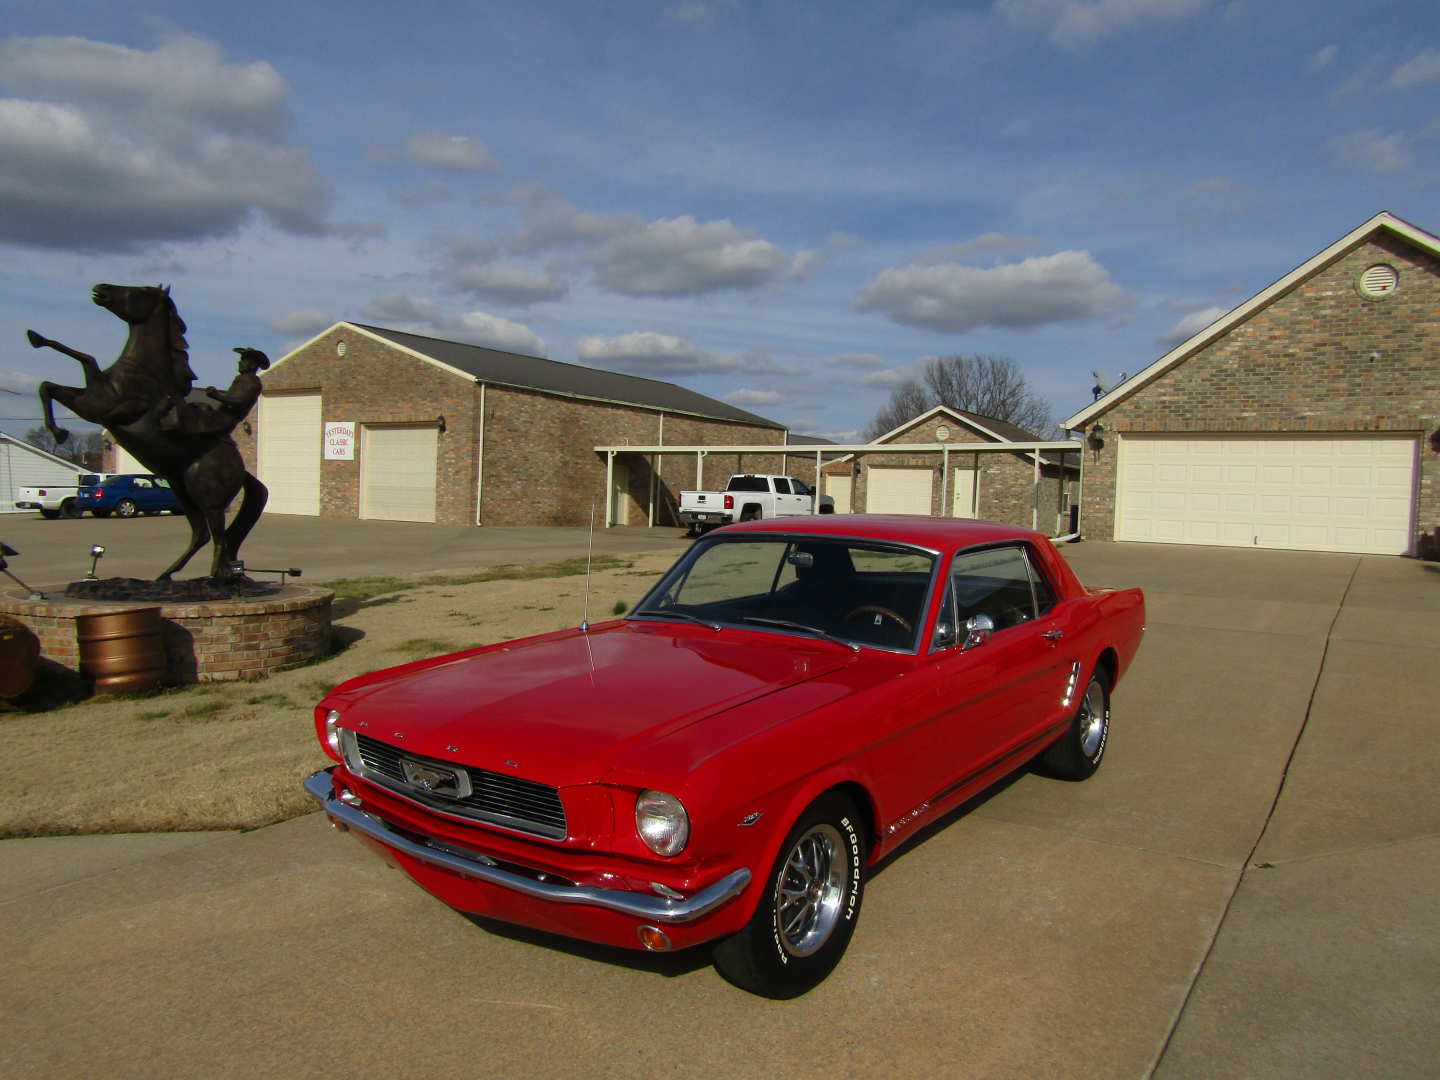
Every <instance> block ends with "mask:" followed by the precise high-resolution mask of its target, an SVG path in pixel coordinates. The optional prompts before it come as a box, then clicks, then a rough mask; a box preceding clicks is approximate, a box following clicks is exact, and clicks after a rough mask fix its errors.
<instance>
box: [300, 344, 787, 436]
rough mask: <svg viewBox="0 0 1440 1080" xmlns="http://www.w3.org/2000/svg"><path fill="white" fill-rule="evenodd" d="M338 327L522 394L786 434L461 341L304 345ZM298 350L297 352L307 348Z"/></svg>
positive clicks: (684, 392) (745, 417) (729, 411)
mask: <svg viewBox="0 0 1440 1080" xmlns="http://www.w3.org/2000/svg"><path fill="white" fill-rule="evenodd" d="M337 327H343V328H345V329H347V330H356V331H359V332H360V333H363V334H367V335H369V336H370V337H373V338H378V339H379V340H381V341H384V342H386V343H388V344H390V345H393V346H395V347H396V348H399V349H401V350H403V351H404V352H407V353H409V354H410V355H412V356H414V357H416V358H418V359H420V360H424V361H426V362H428V363H431V364H434V365H436V366H437V367H441V368H444V369H446V370H448V371H450V372H451V373H452V374H455V375H459V376H461V377H465V378H472V379H476V380H478V381H480V382H483V383H494V384H496V385H501V386H513V387H518V388H520V389H525V390H539V391H542V392H544V393H547V394H562V395H564V396H566V397H573V398H582V399H585V400H589V401H603V402H608V403H614V404H621V405H639V406H641V407H643V408H648V409H659V410H661V411H663V412H673V413H687V414H689V415H692V416H701V417H705V418H707V419H712V420H729V421H731V422H734V423H741V424H752V425H754V426H756V427H765V428H775V429H777V430H780V431H783V430H785V425H784V424H777V423H776V422H775V421H774V420H766V419H765V418H764V417H763V416H756V415H755V414H754V413H750V412H746V411H745V410H744V409H737V408H736V407H735V406H733V405H728V404H726V403H725V402H723V401H717V400H716V399H714V398H711V397H706V396H705V395H704V394H701V393H697V392H696V391H694V390H688V389H686V388H685V387H683V386H677V385H675V384H674V383H668V382H661V381H659V380H658V379H646V378H642V377H640V376H639V375H623V374H621V373H620V372H617V371H603V370H601V369H600V368H592V367H585V366H584V365H582V364H565V363H561V362H560V361H558V360H546V359H544V358H543V357H539V356H525V355H523V354H522V353H512V352H505V351H503V350H501V349H487V348H485V347H484V346H483V345H466V344H465V343H463V342H459V341H447V340H445V339H443V338H433V337H426V336H425V335H423V334H412V333H409V332H407V331H404V330H391V329H388V328H387V327H383V326H369V325H366V324H365V323H354V322H339V323H336V324H335V326H332V327H330V329H329V330H326V331H324V332H323V333H321V334H317V335H316V336H315V337H314V338H311V339H310V341H308V342H306V343H305V345H309V344H311V343H312V342H314V341H317V340H319V338H321V337H324V336H325V335H326V334H329V333H330V332H331V331H333V330H335V329H336V328H337ZM305 345H302V346H301V347H300V348H301V349H303V348H305ZM299 351H300V349H295V350H293V351H292V352H291V353H289V354H288V355H287V356H286V357H282V358H281V360H279V361H277V364H278V363H283V362H284V361H285V360H286V359H289V357H290V356H293V355H295V353H297V352H299Z"/></svg>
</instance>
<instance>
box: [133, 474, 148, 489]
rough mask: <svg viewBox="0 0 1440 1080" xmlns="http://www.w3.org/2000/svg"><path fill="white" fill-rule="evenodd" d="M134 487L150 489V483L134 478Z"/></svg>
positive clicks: (139, 477) (140, 478)
mask: <svg viewBox="0 0 1440 1080" xmlns="http://www.w3.org/2000/svg"><path fill="white" fill-rule="evenodd" d="M135 486H136V487H137V488H148V487H150V486H151V485H150V481H149V480H146V479H145V478H144V477H141V476H137V477H136V478H135Z"/></svg>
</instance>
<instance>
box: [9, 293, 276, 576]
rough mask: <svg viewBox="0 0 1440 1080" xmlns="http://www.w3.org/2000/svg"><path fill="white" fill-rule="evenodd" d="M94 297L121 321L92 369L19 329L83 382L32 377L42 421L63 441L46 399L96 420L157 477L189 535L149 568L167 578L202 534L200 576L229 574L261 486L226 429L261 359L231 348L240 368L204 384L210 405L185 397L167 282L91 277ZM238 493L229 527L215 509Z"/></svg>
mask: <svg viewBox="0 0 1440 1080" xmlns="http://www.w3.org/2000/svg"><path fill="white" fill-rule="evenodd" d="M91 296H92V299H93V300H94V301H95V303H97V304H99V305H100V306H101V307H103V308H105V309H106V310H107V311H109V312H110V313H111V314H113V315H115V316H117V317H119V318H121V319H123V320H125V322H126V323H128V324H129V325H130V336H129V338H128V340H126V342H125V347H124V349H122V350H121V351H120V356H119V357H118V358H117V359H116V361H115V363H113V364H111V365H110V367H108V368H105V369H103V370H102V369H101V367H100V365H99V364H98V363H96V361H95V358H94V357H93V356H87V355H86V354H85V353H82V352H77V351H76V350H75V349H72V348H70V347H68V346H66V345H62V344H60V342H58V341H52V340H50V339H49V338H47V337H44V336H43V335H41V334H37V333H36V332H35V331H34V330H27V331H26V336H27V337H28V338H29V339H30V344H31V345H32V346H34V347H35V348H37V349H40V348H51V349H55V350H57V351H59V352H62V353H64V354H65V355H66V356H68V357H71V358H72V359H74V360H78V361H79V362H80V363H81V364H82V365H83V366H84V368H85V385H84V386H83V387H76V386H61V385H59V384H57V383H52V382H42V383H41V384H40V403H41V405H42V406H43V407H44V409H45V426H46V427H47V428H49V429H50V434H51V435H53V436H55V441H56V442H60V443H63V442H64V441H65V440H66V439H67V438H68V437H69V434H70V433H69V432H67V431H66V430H65V429H64V428H61V427H59V426H57V425H56V423H55V414H54V402H56V401H58V402H60V404H62V405H64V406H65V407H66V408H67V409H69V410H71V411H72V412H74V413H75V414H76V415H77V416H80V417H82V418H84V419H86V420H89V421H91V422H92V423H95V424H100V425H101V426H102V427H104V428H105V429H106V430H108V431H109V432H110V435H111V436H112V437H113V438H114V440H115V442H116V443H118V444H119V445H120V446H122V447H124V448H125V449H126V450H127V451H128V452H129V453H130V454H131V455H132V456H133V457H135V458H136V460H138V461H140V462H142V463H143V464H144V465H145V467H146V468H148V469H149V470H150V471H151V472H153V473H155V474H157V475H159V476H163V477H164V478H165V479H166V480H167V481H168V482H169V484H170V487H171V488H172V489H173V490H174V492H175V497H176V499H178V500H179V502H180V506H181V508H182V509H183V510H184V511H185V517H186V519H187V520H188V521H189V522H190V543H189V545H188V546H187V547H186V548H185V551H184V552H183V553H182V554H181V556H180V557H179V558H178V559H176V560H175V561H174V562H173V563H171V564H170V566H169V568H168V569H166V570H165V572H164V573H162V574H161V575H160V576H159V579H158V580H160V581H169V580H170V578H171V576H172V575H174V574H176V573H178V572H179V570H180V568H181V567H183V566H184V565H185V564H186V563H187V562H189V561H190V558H191V556H193V555H194V554H195V552H197V551H199V550H200V548H201V547H203V546H204V544H205V542H206V541H207V540H209V541H211V542H212V543H213V545H214V557H213V558H212V559H211V562H210V576H211V578H213V579H214V580H216V581H223V580H225V579H228V578H229V577H231V576H232V572H231V566H232V565H233V564H234V563H235V562H236V561H237V556H238V555H239V552H240V545H241V544H242V543H243V542H244V541H245V537H246V536H248V535H249V533H250V530H251V529H252V528H254V526H255V522H256V521H257V520H259V518H260V513H261V511H263V510H264V509H265V500H266V498H267V497H268V494H269V493H268V492H267V491H266V489H265V485H264V484H262V483H261V482H260V481H259V480H257V479H256V478H255V477H254V476H252V475H251V474H250V473H248V472H247V471H246V470H245V462H244V461H243V459H242V458H241V456H240V450H239V448H238V447H237V446H236V445H235V441H234V440H233V439H232V438H231V437H230V432H231V431H233V430H234V428H235V425H236V424H238V423H240V421H241V420H243V419H244V418H245V415H246V414H247V413H248V412H249V411H250V409H251V408H252V407H253V406H254V404H255V401H256V399H257V398H258V397H259V395H260V379H259V377H258V375H257V374H256V373H257V372H258V371H259V370H261V369H263V368H267V367H269V366H270V361H269V360H268V359H266V357H265V354H264V353H262V352H260V351H259V350H258V349H236V350H235V351H236V352H238V353H239V354H240V374H239V375H238V376H236V379H235V381H234V383H233V384H232V385H231V387H230V389H229V390H228V391H220V390H216V389H215V388H214V387H213V386H212V387H209V388H207V390H206V394H207V395H208V396H209V397H211V398H212V399H214V400H215V401H216V402H217V403H218V404H217V405H208V404H199V405H195V404H187V403H186V401H185V398H186V396H187V395H188V394H189V393H190V388H191V387H192V386H193V385H194V382H195V372H193V371H192V370H191V369H190V361H189V347H188V345H187V344H186V341H185V322H184V320H183V319H181V318H180V313H179V312H178V311H176V310H175V303H174V301H172V300H171V299H170V290H169V288H168V287H161V286H158V285H96V286H95V288H94V291H93V292H92V294H91ZM242 491H243V492H244V498H243V499H242V500H241V503H240V509H239V510H237V511H236V513H235V517H234V518H233V519H232V520H231V522H230V524H229V526H228V527H227V526H226V524H225V510H226V508H227V507H228V506H229V505H230V503H231V501H232V500H233V499H234V498H235V496H236V495H238V494H240V493H241V492H242Z"/></svg>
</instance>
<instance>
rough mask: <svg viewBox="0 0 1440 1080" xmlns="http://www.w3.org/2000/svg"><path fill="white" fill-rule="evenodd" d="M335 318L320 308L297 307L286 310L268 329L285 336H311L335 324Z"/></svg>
mask: <svg viewBox="0 0 1440 1080" xmlns="http://www.w3.org/2000/svg"><path fill="white" fill-rule="evenodd" d="M335 322H336V320H335V318H334V317H333V316H332V315H331V314H330V313H329V312H328V311H322V310H321V309H320V308H299V309H297V310H295V311H287V312H285V313H284V314H283V315H281V316H280V317H279V318H277V319H275V320H274V321H273V322H271V324H270V330H271V331H272V332H274V333H276V334H284V335H285V336H286V337H301V338H312V337H314V336H315V335H316V334H318V333H320V331H322V330H328V329H329V328H330V327H331V326H333V325H334V324H335Z"/></svg>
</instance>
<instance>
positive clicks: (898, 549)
mask: <svg viewBox="0 0 1440 1080" xmlns="http://www.w3.org/2000/svg"><path fill="white" fill-rule="evenodd" d="M1144 615H1145V602H1144V597H1143V596H1142V594H1141V592H1140V590H1138V589H1124V590H1102V589H1087V588H1085V587H1084V586H1082V585H1081V584H1080V582H1079V581H1078V580H1077V579H1076V577H1075V575H1074V573H1073V572H1072V571H1071V570H1070V568H1069V566H1068V565H1067V564H1066V562H1065V561H1064V559H1062V558H1061V557H1060V555H1059V554H1058V553H1057V552H1056V550H1055V548H1054V547H1052V546H1051V544H1050V542H1049V541H1048V540H1046V539H1045V538H1044V537H1043V536H1041V535H1039V534H1038V533H1033V532H1029V531H1027V530H1023V529H1017V528H1013V527H1011V526H1006V525H995V524H990V523H986V522H973V521H965V522H962V521H955V520H936V519H930V518H921V517H880V516H864V517H852V516H838V515H836V516H828V515H827V516H825V517H815V518H804V519H800V518H791V519H784V520H781V521H756V522H751V523H748V524H741V525H732V526H729V527H726V528H723V529H720V530H717V531H715V532H712V533H710V534H709V535H707V536H706V537H705V538H704V539H702V540H700V541H698V542H697V543H696V544H695V545H694V546H693V547H691V548H690V549H689V551H688V552H687V553H686V554H685V555H684V556H683V557H682V558H681V559H680V561H679V562H677V563H676V564H675V566H674V567H673V568H671V570H670V571H668V572H667V573H666V574H665V575H664V576H663V577H662V578H661V579H660V581H659V582H658V583H657V584H656V585H655V586H654V588H652V589H651V590H650V592H649V593H648V594H647V595H646V596H645V598H644V599H643V600H642V601H640V603H639V604H638V605H637V606H636V608H635V609H634V610H633V611H631V612H630V614H628V615H627V616H625V617H624V618H623V619H619V620H615V621H612V622H606V623H602V624H597V625H594V626H590V627H588V628H587V627H585V626H582V627H580V628H578V629H573V630H564V631H560V632H558V633H553V634H545V635H541V636H539V637H532V638H526V639H522V640H519V641H511V642H507V643H505V644H501V645H491V646H487V647H484V648H477V649H469V650H466V651H464V652H458V653H453V654H451V655H449V656H441V657H436V658H435V659H432V660H422V661H419V662H417V663H412V664H405V665H403V666H401V667H396V668H390V669H388V670H385V671H377V672H374V673H372V674H369V675H364V676H362V677H360V678H358V679H352V680H350V681H349V682H347V683H344V684H342V685H340V686H338V687H336V688H335V689H334V690H333V691H332V692H331V693H330V694H329V695H328V696H327V697H326V698H325V699H324V700H323V701H321V702H320V704H319V705H318V706H316V709H315V724H316V728H317V731H318V734H319V737H320V741H321V743H322V744H323V746H324V747H325V750H326V752H327V753H329V754H330V756H331V757H333V758H334V759H335V760H336V761H337V762H339V764H338V765H335V766H333V767H331V768H330V769H327V770H325V771H323V772H319V773H316V774H315V775H314V776H312V777H310V778H309V779H308V780H307V781H306V788H307V790H308V791H309V792H310V794H312V795H313V796H314V797H315V798H316V799H318V800H319V801H320V802H321V804H322V805H323V806H324V808H325V810H326V811H327V812H328V813H329V815H330V817H331V819H332V821H334V822H335V823H336V825H338V826H339V827H341V828H348V829H349V830H350V831H352V832H354V833H355V834H357V835H358V836H360V837H362V838H363V839H365V840H366V841H368V842H370V843H371V844H373V845H374V846H375V847H376V848H377V849H378V850H379V851H380V852H381V853H382V854H383V855H384V856H385V857H386V858H387V859H389V860H390V861H391V862H393V863H396V864H398V865H399V866H400V867H401V868H402V869H404V870H405V871H406V872H407V873H408V874H409V875H410V876H411V877H412V878H414V880H415V881H417V882H418V883H419V884H420V885H422V886H423V887H424V888H426V889H428V890H429V891H430V892H432V893H433V894H435V895H436V896H438V897H439V898H440V899H441V900H443V901H445V902H446V903H448V904H451V905H453V906H454V907H456V908H458V909H460V910H462V911H467V912H474V913H478V914H481V915H485V916H488V917H490V918H494V919H499V920H502V921H508V922H512V923H518V924H521V925H523V926H528V927H532V928H535V929H539V930H545V931H551V932H554V933H557V934H563V935H567V936H570V937H575V938H582V939H585V940H588V941H595V942H603V943H607V944H611V945H622V946H626V947H630V948H644V949H650V950H656V951H664V950H669V949H682V948H689V947H691V946H696V945H701V944H706V943H710V944H713V945H714V960H715V964H716V966H717V967H718V968H719V970H720V972H721V974H723V975H724V976H725V977H726V978H727V979H729V980H730V981H731V982H733V983H735V984H736V985H738V986H741V987H743V988H745V989H747V990H751V991H754V992H755V993H758V994H763V995H766V996H768V997H793V996H795V995H797V994H801V993H804V992H805V991H806V990H808V989H810V988H811V987H812V986H814V985H815V984H816V983H818V982H819V981H820V980H821V979H823V978H824V977H825V976H826V975H827V974H829V972H830V971H831V970H832V969H833V968H834V966H835V965H836V963H838V962H839V960H840V957H841V955H842V954H843V953H844V951H845V947H846V945H847V944H848V942H849V940H850V935H851V934H852V933H853V932H854V929H855V922H856V920H857V918H858V917H859V914H860V903H861V898H862V895H863V890H864V885H865V875H866V871H867V868H868V867H870V866H871V865H873V864H874V863H875V862H876V860H878V859H880V858H882V857H883V856H885V855H886V854H887V853H889V852H890V851H892V850H893V849H894V848H895V847H896V846H897V845H899V844H902V843H904V842H905V840H906V839H907V838H909V837H910V836H912V835H913V834H914V833H915V832H916V830H918V829H920V828H921V827H923V826H924V825H925V824H926V823H928V822H931V821H933V820H934V819H935V818H937V817H939V816H940V815H942V814H944V813H945V812H946V811H947V810H949V809H952V808H953V807H955V806H956V805H957V804H959V803H960V802H962V801H964V800H965V799H967V798H970V797H971V796H973V795H975V794H976V793H978V792H979V791H981V790H983V789H984V788H985V787H986V786H987V785H989V784H991V783H993V782H995V781H996V780H998V779H1000V778H1001V777H1003V776H1005V775H1006V774H1008V773H1010V772H1011V771H1013V770H1014V769H1016V768H1017V767H1019V766H1021V765H1023V764H1024V763H1025V762H1027V761H1030V760H1031V759H1034V760H1035V761H1036V764H1037V766H1038V768H1039V769H1040V771H1042V772H1044V773H1047V774H1049V775H1052V776H1056V777H1060V778H1063V779H1068V780H1082V779H1084V778H1085V777H1087V776H1089V775H1090V774H1091V773H1092V772H1094V771H1095V769H1096V767H1097V766H1098V765H1099V764H1100V760H1101V758H1102V757H1103V755H1104V753H1105V744H1106V740H1107V738H1108V736H1109V722H1110V692H1111V690H1112V689H1113V688H1114V686H1115V684H1116V683H1117V682H1118V680H1119V679H1120V677H1121V676H1122V675H1123V674H1124V673H1125V671H1126V670H1127V669H1128V667H1129V665H1130V661H1131V659H1132V658H1133V657H1134V655H1135V651H1136V649H1137V648H1138V647H1139V644H1140V636H1141V632H1142V630H1143V629H1144V627H1143V623H1144Z"/></svg>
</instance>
